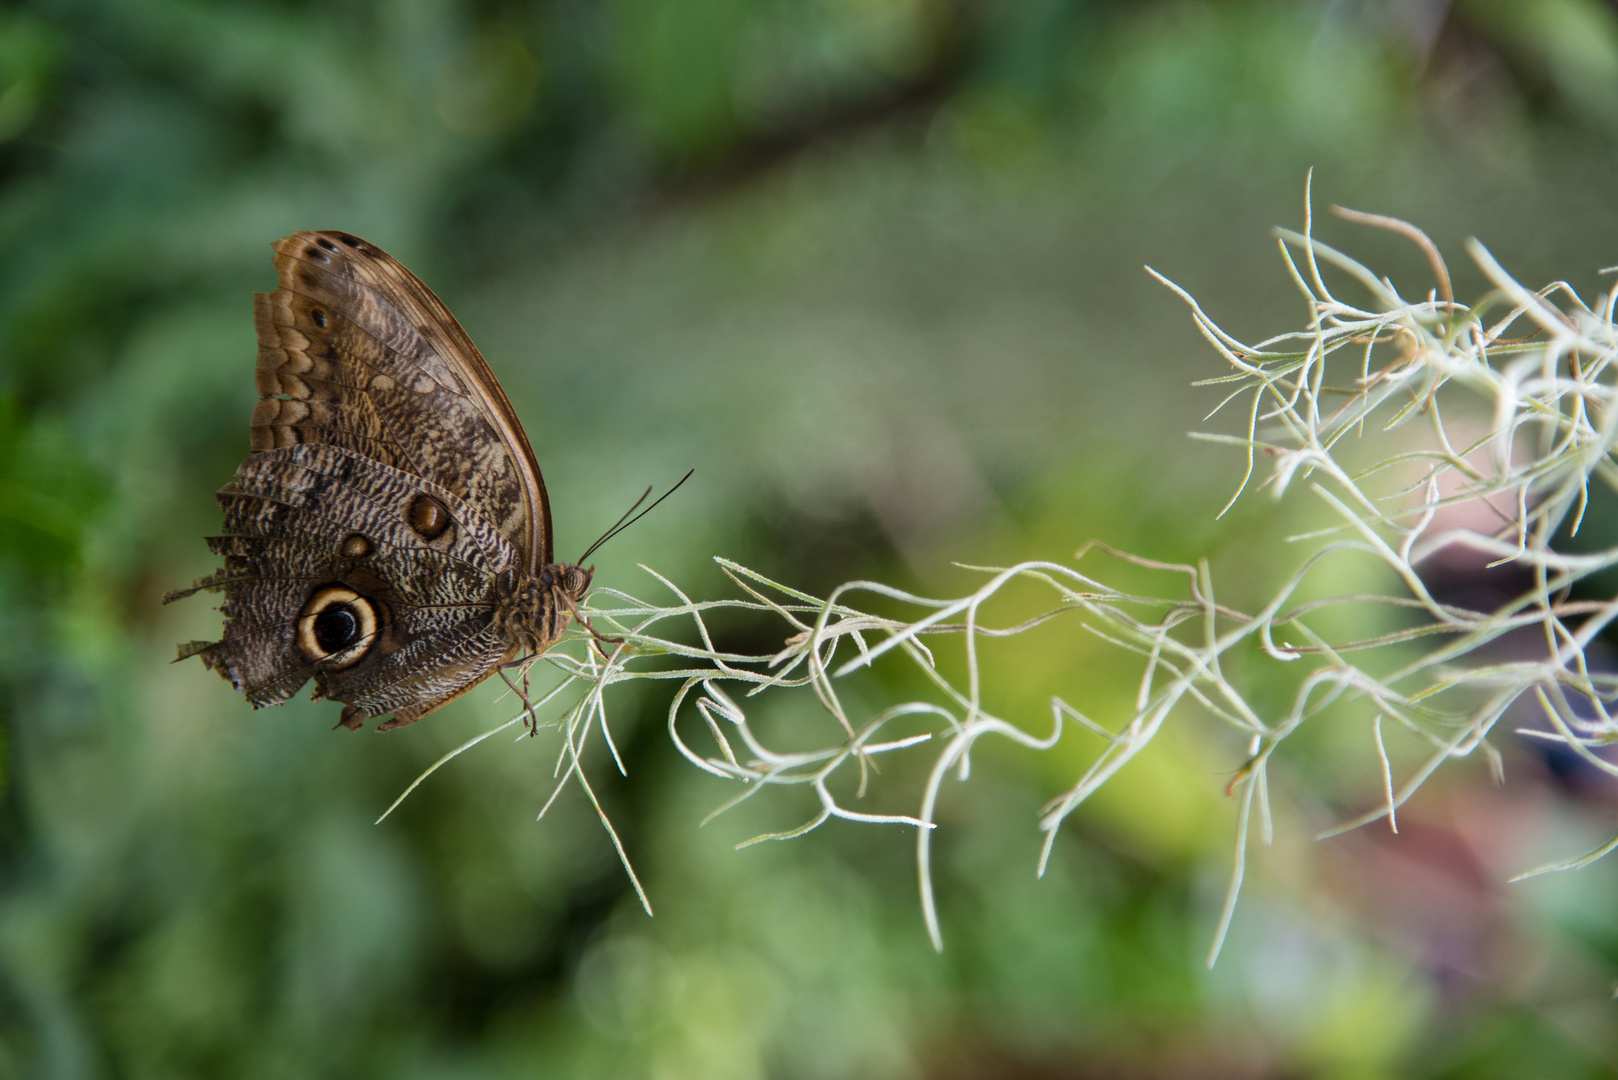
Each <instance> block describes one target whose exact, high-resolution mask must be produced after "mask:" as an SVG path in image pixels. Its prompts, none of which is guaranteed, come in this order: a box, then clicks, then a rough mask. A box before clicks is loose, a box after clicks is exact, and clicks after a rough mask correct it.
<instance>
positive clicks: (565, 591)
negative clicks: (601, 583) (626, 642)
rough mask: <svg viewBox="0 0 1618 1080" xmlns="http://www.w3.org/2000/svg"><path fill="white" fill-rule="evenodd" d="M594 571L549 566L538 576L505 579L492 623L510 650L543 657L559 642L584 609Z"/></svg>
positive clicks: (567, 564) (516, 576)
mask: <svg viewBox="0 0 1618 1080" xmlns="http://www.w3.org/2000/svg"><path fill="white" fill-rule="evenodd" d="M594 576H595V568H594V567H588V568H586V567H582V566H574V565H572V564H570V563H551V564H549V565H548V566H545V567H542V568H541V569H540V571H539V573H538V574H537V575H534V574H522V573H514V574H511V575H507V576H504V578H503V581H502V582H501V584H502V585H504V586H505V587H504V588H501V589H500V590H499V598H498V600H497V602H496V607H495V613H494V619H495V623H496V625H498V626H500V627H501V628H502V629H503V630H504V631H505V634H506V637H507V639H508V640H510V642H511V643H512V646H513V647H514V648H515V649H516V650H519V651H521V652H525V653H542V652H544V651H545V650H546V649H548V648H550V647H551V646H552V645H554V644H556V642H557V641H558V640H559V639H560V638H561V636H562V634H563V632H564V631H565V630H567V624H568V620H569V619H571V618H572V617H573V616H574V615H575V614H577V613H578V610H579V608H581V607H582V606H583V605H584V598H585V596H586V594H588V593H589V591H590V581H591V579H592V578H593V577H594Z"/></svg>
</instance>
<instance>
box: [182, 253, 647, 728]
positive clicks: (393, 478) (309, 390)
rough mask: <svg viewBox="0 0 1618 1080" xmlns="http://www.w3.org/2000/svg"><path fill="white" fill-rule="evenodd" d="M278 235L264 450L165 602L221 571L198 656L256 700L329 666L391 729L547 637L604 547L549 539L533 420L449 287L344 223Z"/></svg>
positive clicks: (265, 315) (264, 377) (267, 330)
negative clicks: (464, 322) (189, 580)
mask: <svg viewBox="0 0 1618 1080" xmlns="http://www.w3.org/2000/svg"><path fill="white" fill-rule="evenodd" d="M274 247H275V269H276V273H277V274H279V275H280V288H278V289H276V290H275V291H274V292H272V293H267V294H266V293H258V294H256V295H255V296H254V297H253V301H254V303H253V314H254V321H255V323H256V325H257V327H258V365H257V370H256V371H255V377H256V380H257V383H258V392H259V402H258V405H257V407H255V408H254V409H253V419H252V424H251V428H250V430H251V435H252V452H251V454H250V455H249V456H248V458H247V460H246V461H244V462H242V464H241V466H240V467H239V468H238V469H237V470H236V478H235V480H233V481H232V482H231V483H229V484H227V485H225V486H224V487H223V488H221V489H220V490H219V494H218V496H217V498H218V502H219V506H220V508H221V509H223V510H224V512H225V524H224V528H223V529H222V530H221V535H219V536H215V537H210V538H209V540H208V545H209V547H211V548H212V549H213V551H214V553H215V554H216V555H221V556H223V557H224V560H225V566H224V569H223V570H220V571H218V572H217V573H214V574H212V575H210V576H208V577H205V578H203V579H202V580H200V581H198V582H197V583H196V584H195V585H194V586H193V587H192V588H189V589H183V590H180V591H178V592H175V593H171V594H169V595H168V596H167V597H165V598H164V602H165V603H166V602H168V601H170V600H175V599H178V598H180V597H182V596H189V595H191V594H192V593H195V592H198V591H202V590H211V591H219V590H223V592H224V594H225V602H224V605H223V607H222V608H221V610H222V611H223V612H224V616H225V626H224V632H223V636H222V637H221V638H220V640H218V641H212V642H209V641H193V642H190V643H189V644H186V645H182V646H180V656H179V659H182V660H183V659H185V658H186V657H190V656H200V657H201V658H202V662H203V663H204V664H206V665H207V666H208V667H210V668H213V669H215V670H217V671H218V672H219V673H220V675H222V676H223V677H224V678H225V679H227V680H228V681H229V682H230V684H231V685H232V686H234V687H235V688H236V689H237V690H240V691H241V692H242V693H244V694H246V695H247V700H248V701H249V702H251V703H252V704H253V707H254V708H258V707H261V706H264V705H275V704H279V703H280V702H282V701H285V700H286V699H287V698H289V697H291V696H292V695H293V694H295V693H297V691H298V690H299V689H300V688H301V687H302V686H303V684H304V683H305V682H307V681H308V680H309V679H310V678H313V679H314V681H315V690H314V696H315V698H317V699H319V698H330V699H332V700H334V701H340V702H344V703H345V706H344V708H343V713H342V718H341V720H340V721H339V724H340V725H341V726H343V727H346V728H348V729H349V730H351V731H357V730H358V729H359V728H360V726H361V723H362V722H363V721H364V720H365V719H367V718H368V717H374V716H382V715H385V714H387V713H392V714H393V717H392V719H390V720H388V721H386V722H385V723H383V724H381V725H379V726H378V728H377V730H379V731H386V730H388V729H390V728H396V727H402V726H403V725H405V724H410V723H414V722H415V721H417V720H419V719H421V718H422V717H423V716H426V715H427V714H428V713H430V712H432V711H433V710H434V709H437V708H438V707H439V706H441V705H444V704H445V703H446V702H449V701H452V700H454V699H455V698H457V697H459V696H460V695H461V694H464V693H465V692H466V691H468V690H470V689H471V688H472V687H473V686H476V685H477V684H478V683H479V682H482V681H483V680H484V679H485V678H487V677H488V676H489V674H490V673H491V672H493V671H495V670H496V669H498V668H500V666H501V665H503V664H510V663H512V662H513V661H515V660H516V659H517V658H519V657H523V656H531V655H535V654H538V653H542V652H544V651H545V650H546V649H548V648H550V646H551V645H553V644H555V642H556V641H557V639H558V638H560V637H561V636H562V632H563V631H564V630H565V629H566V628H567V626H568V621H569V619H570V618H572V617H574V616H578V617H579V618H580V619H581V621H582V620H583V616H582V615H579V611H578V609H579V606H580V605H581V604H582V603H583V602H584V597H585V594H586V592H587V591H588V590H589V588H590V580H591V577H592V575H593V573H594V568H593V567H592V568H586V567H583V566H579V565H574V564H567V563H558V562H556V561H554V559H553V558H552V552H551V509H550V504H549V502H548V501H547V499H546V497H545V481H544V480H543V479H542V478H541V476H540V474H539V466H538V465H537V464H536V463H535V462H534V452H533V450H532V449H530V448H529V446H528V438H527V436H526V435H524V434H523V430H522V425H521V424H519V423H518V422H517V417H516V414H515V413H513V412H512V409H511V403H510V402H508V401H507V400H506V395H505V394H504V393H503V392H502V391H501V389H500V384H499V383H497V382H495V379H494V375H493V374H492V373H491V372H490V371H489V366H488V364H486V363H485V362H484V360H483V357H482V356H481V355H479V353H478V350H477V348H476V346H474V345H473V344H472V339H471V338H469V337H467V335H466V331H464V330H462V329H461V324H460V323H458V322H456V321H455V317H454V316H453V315H451V314H450V313H449V310H448V309H447V308H445V307H444V305H443V304H442V303H440V302H439V300H438V297H436V296H434V295H433V294H432V291H431V290H429V289H428V288H427V286H425V285H423V284H422V283H421V281H420V280H419V279H418V278H417V277H416V275H414V274H412V273H411V272H410V271H409V270H406V269H405V268H404V267H403V266H401V265H400V264H399V263H398V262H397V261H395V260H394V259H392V258H390V257H389V256H388V255H387V254H386V253H385V252H383V251H382V250H381V249H380V248H378V247H376V246H375V245H374V244H369V243H366V242H365V241H364V240H361V239H359V238H358V237H355V236H350V235H349V234H347V233H343V232H331V231H325V232H299V233H294V234H293V235H291V236H289V237H286V238H285V239H283V240H280V241H277V242H276V244H275V245H274ZM637 505H638V504H637ZM626 517H627V515H626ZM609 535H610V532H609ZM603 539H605V537H603ZM592 550H593V549H592ZM588 557H589V552H586V553H585V555H584V557H583V558H581V559H580V560H579V561H580V562H581V563H582V562H583V561H584V559H585V558H588ZM586 625H588V624H586Z"/></svg>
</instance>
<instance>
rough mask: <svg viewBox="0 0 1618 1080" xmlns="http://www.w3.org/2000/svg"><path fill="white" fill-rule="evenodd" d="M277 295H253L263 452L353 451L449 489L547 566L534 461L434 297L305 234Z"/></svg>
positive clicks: (399, 274)
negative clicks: (307, 447) (304, 448)
mask: <svg viewBox="0 0 1618 1080" xmlns="http://www.w3.org/2000/svg"><path fill="white" fill-rule="evenodd" d="M275 269H276V272H277V273H278V274H279V275H280V278H281V287H280V288H278V289H276V290H275V292H273V293H259V294H256V295H255V296H254V316H255V321H256V322H257V325H258V341H259V350H258V367H257V373H256V375H257V381H258V390H259V395H260V400H259V403H258V406H257V408H255V409H254V411H253V421H252V429H251V430H252V445H253V449H254V450H255V451H258V450H268V449H271V448H273V447H279V446H291V445H296V444H298V443H310V442H316V443H326V444H330V445H334V446H344V447H347V448H349V449H351V450H355V451H358V452H359V453H361V454H364V455H366V456H368V457H372V458H375V459H376V460H377V461H380V462H382V463H383V464H385V465H391V466H393V467H394V468H398V469H403V470H405V471H406V472H410V473H412V474H414V475H416V476H420V477H422V478H423V479H425V480H430V481H432V482H433V483H436V484H438V485H439V486H441V487H444V488H446V489H448V490H449V491H450V492H452V493H454V494H455V495H456V496H457V497H458V498H461V499H462V500H464V501H465V502H466V503H467V504H468V505H469V506H471V507H472V508H473V509H474V510H476V511H477V512H478V513H479V514H481V515H482V516H483V517H484V519H485V520H487V521H489V522H492V523H493V524H494V525H495V526H496V527H497V528H498V529H499V530H500V532H501V534H502V535H504V536H505V537H506V539H507V540H509V541H510V542H511V543H512V544H513V545H514V546H515V547H516V548H517V549H518V550H519V551H522V552H524V553H525V554H526V555H527V557H528V558H527V563H528V565H527V569H528V571H529V573H537V572H538V570H539V568H540V567H542V566H545V565H547V564H548V563H550V562H551V522H550V503H549V501H548V500H547V498H546V496H545V482H544V480H543V479H542V478H541V476H540V472H539V466H538V464H537V463H536V462H535V461H534V452H533V450H532V449H531V448H530V447H529V445H528V438H527V436H526V435H525V434H523V430H522V425H521V424H520V423H518V421H517V417H516V413H514V412H513V411H512V408H511V403H510V402H509V401H507V400H506V395H505V393H504V392H503V391H502V390H501V389H500V384H499V383H497V382H496V381H495V378H494V375H493V373H492V372H490V371H489V365H488V364H487V363H485V362H484V360H483V356H482V354H480V353H479V352H478V350H477V346H475V345H473V344H472V339H471V338H469V337H468V336H467V334H466V331H465V330H463V329H461V324H460V323H458V322H457V321H456V320H455V316H453V315H451V314H450V312H449V309H448V308H446V307H445V306H444V305H443V304H442V303H441V302H440V301H439V299H438V297H436V296H434V295H433V293H432V290H430V289H428V288H427V286H426V285H424V284H422V282H421V280H420V279H419V278H417V277H416V275H414V274H412V273H411V272H410V271H409V270H407V269H405V268H404V266H403V265H401V264H400V263H399V262H398V261H397V260H395V259H393V258H392V257H390V256H389V255H388V254H387V253H385V252H383V251H382V250H381V249H380V248H378V247H376V245H374V244H370V243H367V242H366V241H364V240H361V239H359V238H358V237H356V236H350V235H349V234H348V233H343V232H335V231H325V232H299V233H294V234H292V235H291V236H288V237H286V238H285V239H283V240H279V241H277V242H276V244H275Z"/></svg>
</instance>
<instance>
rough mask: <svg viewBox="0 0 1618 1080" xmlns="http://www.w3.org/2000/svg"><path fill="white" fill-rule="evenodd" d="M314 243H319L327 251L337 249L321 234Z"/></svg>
mask: <svg viewBox="0 0 1618 1080" xmlns="http://www.w3.org/2000/svg"><path fill="white" fill-rule="evenodd" d="M315 243H317V244H319V245H320V246H321V247H323V248H325V249H326V250H327V251H336V250H337V245H336V244H334V243H332V242H331V241H330V240H327V239H326V238H325V237H324V236H322V237H321V238H320V239H319V240H316V241H315Z"/></svg>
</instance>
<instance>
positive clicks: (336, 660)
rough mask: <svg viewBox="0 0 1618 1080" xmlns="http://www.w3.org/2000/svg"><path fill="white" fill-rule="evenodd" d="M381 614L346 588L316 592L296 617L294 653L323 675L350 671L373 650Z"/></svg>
mask: <svg viewBox="0 0 1618 1080" xmlns="http://www.w3.org/2000/svg"><path fill="white" fill-rule="evenodd" d="M381 625H382V619H381V612H380V611H379V610H378V609H377V605H376V603H375V602H373V601H371V600H369V599H367V598H366V597H363V596H361V595H360V594H359V593H357V592H355V591H354V590H353V589H350V588H349V587H348V586H346V585H323V586H321V587H320V588H318V589H316V590H315V592H314V594H313V595H312V596H310V597H309V601H308V602H307V603H306V604H304V605H303V610H302V611H301V612H299V613H298V638H297V640H298V650H299V651H300V652H302V653H303V655H304V657H305V658H306V659H307V660H309V662H310V663H317V664H319V665H320V666H321V667H322V668H323V669H325V670H327V671H340V670H342V669H343V668H347V667H353V666H354V665H355V664H357V663H359V662H360V661H361V660H363V659H364V658H365V654H366V653H368V652H370V651H371V649H372V648H374V647H375V646H376V643H377V641H378V637H379V633H380V630H381Z"/></svg>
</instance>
